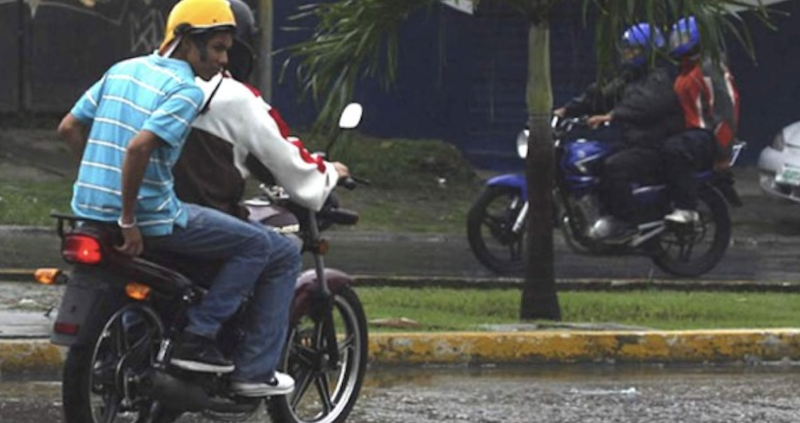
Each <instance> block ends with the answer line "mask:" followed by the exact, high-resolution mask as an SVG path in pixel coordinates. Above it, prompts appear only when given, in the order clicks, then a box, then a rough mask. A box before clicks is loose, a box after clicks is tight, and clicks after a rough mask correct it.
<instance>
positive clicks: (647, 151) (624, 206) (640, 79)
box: [556, 23, 684, 242]
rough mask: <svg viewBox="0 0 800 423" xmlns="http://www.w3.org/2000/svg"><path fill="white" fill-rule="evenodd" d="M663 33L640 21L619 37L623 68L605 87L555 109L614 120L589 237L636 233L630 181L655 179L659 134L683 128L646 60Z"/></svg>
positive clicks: (667, 87)
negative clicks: (616, 132)
mask: <svg viewBox="0 0 800 423" xmlns="http://www.w3.org/2000/svg"><path fill="white" fill-rule="evenodd" d="M665 44H666V43H665V40H664V37H663V35H662V34H661V32H660V31H658V29H656V28H654V27H651V26H650V25H649V24H646V23H640V24H637V25H634V26H632V27H631V28H630V29H628V30H627V31H625V33H624V34H623V37H622V45H623V65H624V66H625V69H624V71H623V72H622V74H621V75H620V76H618V77H617V78H615V79H613V80H611V81H610V82H609V84H607V85H606V86H605V88H602V89H598V88H597V87H595V88H592V87H590V89H589V90H587V93H586V94H584V96H582V97H579V98H578V99H576V100H574V101H573V102H572V103H570V104H567V105H566V106H565V107H564V109H559V110H557V111H556V114H558V113H563V115H572V114H578V113H582V112H589V113H594V114H595V115H594V116H592V117H590V118H589V120H588V122H587V123H588V124H589V126H590V127H593V128H596V127H598V126H599V125H601V124H604V123H607V122H612V121H613V122H615V123H617V124H618V126H619V128H620V144H621V145H622V148H621V149H619V150H618V151H617V152H615V153H614V154H612V155H611V156H609V157H608V158H607V159H606V161H605V163H604V169H603V174H602V179H601V184H602V186H601V192H602V195H601V198H602V202H603V205H604V206H605V210H606V211H607V212H608V214H609V215H610V216H607V217H605V218H603V219H600V220H599V221H598V222H597V224H596V225H595V226H594V227H593V228H592V230H591V231H590V235H591V236H592V237H594V238H595V239H602V240H606V241H611V242H624V241H627V240H628V239H629V238H630V237H631V236H633V235H634V234H635V233H636V226H635V223H637V222H636V210H635V209H636V204H635V203H634V199H633V193H632V190H631V184H632V183H634V182H649V181H651V180H655V179H656V178H657V177H658V175H659V173H660V169H661V164H662V162H663V161H662V159H661V157H660V149H661V146H662V144H663V142H664V140H665V139H666V138H667V137H669V136H671V135H673V134H676V133H678V132H680V131H681V130H682V128H683V125H684V124H683V115H682V113H681V109H680V104H679V102H678V99H677V96H676V95H675V92H674V90H673V88H672V78H671V77H670V75H669V73H668V72H667V71H666V69H663V68H659V67H651V66H650V65H649V63H648V60H649V57H650V55H651V53H652V50H653V48H662V47H664V46H665Z"/></svg>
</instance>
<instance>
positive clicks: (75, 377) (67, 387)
mask: <svg viewBox="0 0 800 423" xmlns="http://www.w3.org/2000/svg"><path fill="white" fill-rule="evenodd" d="M83 330H86V331H90V332H89V334H88V339H90V340H91V341H90V342H87V343H84V344H76V345H73V346H71V347H70V348H69V352H68V353H67V358H66V361H65V363H64V373H63V386H62V400H63V402H64V419H65V421H66V423H100V422H137V423H140V422H159V423H166V422H169V421H172V420H173V418H174V417H177V416H173V415H171V414H170V413H166V412H162V410H161V408H160V406H159V404H158V403H157V402H154V401H152V400H150V399H148V398H147V397H146V396H145V395H138V393H137V389H138V386H137V382H136V380H137V378H138V376H140V375H141V374H142V373H143V372H145V371H146V370H147V369H149V368H150V367H151V365H152V364H153V363H154V361H155V357H156V354H157V353H158V347H159V344H160V342H161V338H162V337H163V333H164V331H163V328H162V326H161V322H160V320H159V318H158V317H157V315H156V314H155V313H154V312H153V311H152V310H151V309H149V308H148V307H146V306H143V305H140V304H129V305H126V306H124V307H122V308H121V309H119V310H118V311H116V312H115V313H113V314H112V315H111V317H109V318H107V319H103V318H98V319H95V320H93V321H88V322H87V326H86V327H85V328H83Z"/></svg>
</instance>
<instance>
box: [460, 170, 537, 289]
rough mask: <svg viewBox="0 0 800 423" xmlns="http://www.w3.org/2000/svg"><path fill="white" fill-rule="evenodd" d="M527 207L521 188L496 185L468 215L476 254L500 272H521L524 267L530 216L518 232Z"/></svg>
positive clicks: (485, 263) (487, 191) (468, 230)
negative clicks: (516, 224)
mask: <svg viewBox="0 0 800 423" xmlns="http://www.w3.org/2000/svg"><path fill="white" fill-rule="evenodd" d="M524 205H525V199H524V198H522V192H521V191H520V190H519V189H517V188H513V187H504V186H492V187H488V188H487V189H486V191H484V192H483V194H481V196H480V197H478V200H477V201H475V204H473V205H472V207H471V208H470V210H469V214H468V215H467V239H468V240H469V246H470V248H471V249H472V253H473V254H475V257H476V258H477V259H478V261H480V262H481V263H482V264H483V265H484V266H486V267H488V268H489V269H491V270H493V271H495V272H497V273H501V274H507V273H515V272H520V271H522V269H523V267H524V264H525V261H524V257H525V256H524V250H525V247H524V245H525V227H526V225H525V223H526V221H527V219H526V216H522V219H523V222H522V223H523V224H522V225H520V227H519V228H518V229H517V230H516V231H515V230H514V225H515V223H516V222H517V220H518V218H519V217H520V213H522V212H523V210H524Z"/></svg>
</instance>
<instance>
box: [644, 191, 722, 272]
mask: <svg viewBox="0 0 800 423" xmlns="http://www.w3.org/2000/svg"><path fill="white" fill-rule="evenodd" d="M697 211H698V213H699V214H700V222H699V223H695V224H694V225H695V226H694V227H693V228H692V231H691V234H690V235H686V234H682V233H681V230H673V229H670V227H669V226H668V227H667V229H666V230H665V231H664V232H663V233H662V234H661V235H660V237H659V240H658V252H657V253H656V254H654V255H653V256H652V259H653V262H654V263H655V264H656V266H658V268H660V269H661V270H663V271H665V272H667V273H669V274H671V275H674V276H678V277H696V276H700V275H703V274H705V273H707V272H709V271H711V270H712V269H713V268H714V267H715V266H716V265H717V263H719V261H720V260H722V257H723V256H724V255H725V252H726V251H727V250H728V245H729V244H730V239H731V216H730V210H729V207H728V203H727V202H726V201H725V198H723V196H722V194H720V193H719V191H717V190H716V189H715V188H712V187H710V186H704V187H701V189H700V190H699V192H698V208H697ZM702 246H705V247H706V248H702V250H703V251H696V250H695V249H696V248H697V247H702Z"/></svg>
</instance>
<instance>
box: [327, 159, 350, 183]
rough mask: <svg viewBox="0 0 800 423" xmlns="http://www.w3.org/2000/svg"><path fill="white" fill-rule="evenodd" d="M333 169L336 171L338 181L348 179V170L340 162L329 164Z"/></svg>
mask: <svg viewBox="0 0 800 423" xmlns="http://www.w3.org/2000/svg"><path fill="white" fill-rule="evenodd" d="M331 164H332V165H333V168H334V169H336V172H337V173H339V179H340V180H341V179H345V178H348V177H350V169H349V168H348V167H347V166H346V165H345V164H344V163H341V162H333V163H331Z"/></svg>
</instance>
